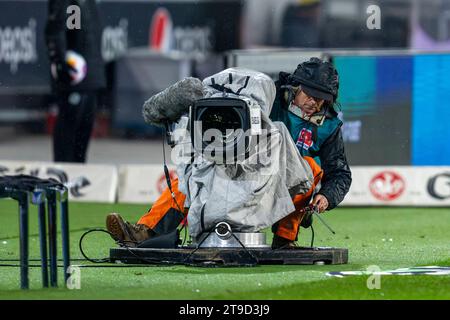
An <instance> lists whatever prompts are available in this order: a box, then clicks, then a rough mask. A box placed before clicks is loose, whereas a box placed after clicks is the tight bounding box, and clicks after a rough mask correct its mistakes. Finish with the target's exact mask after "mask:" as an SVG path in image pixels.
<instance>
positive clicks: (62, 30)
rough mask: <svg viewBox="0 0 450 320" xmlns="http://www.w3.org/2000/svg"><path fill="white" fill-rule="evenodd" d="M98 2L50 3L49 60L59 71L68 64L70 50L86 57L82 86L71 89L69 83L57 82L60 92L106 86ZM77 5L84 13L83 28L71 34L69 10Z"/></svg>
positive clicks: (64, 0) (52, 0)
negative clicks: (85, 72)
mask: <svg viewBox="0 0 450 320" xmlns="http://www.w3.org/2000/svg"><path fill="white" fill-rule="evenodd" d="M95 2H96V1H95V0H49V1H48V19H47V25H46V28H45V36H46V43H47V48H48V54H49V59H50V62H51V63H52V64H55V65H56V66H58V67H61V65H62V64H63V63H64V60H65V54H66V51H67V50H73V51H75V52H77V53H79V54H80V55H82V56H83V57H84V59H85V60H86V63H87V76H86V78H85V79H84V80H83V81H82V82H81V83H79V84H78V85H75V86H71V85H70V84H69V83H67V82H66V81H53V85H54V87H55V88H57V89H62V90H96V89H102V88H104V87H105V86H106V80H105V64H104V61H103V59H102V55H101V35H102V33H101V32H102V27H101V25H100V19H99V14H98V10H97V5H96V3H95ZM72 5H76V6H78V7H79V8H80V12H81V28H80V29H78V30H77V29H72V30H70V29H69V28H68V27H67V20H68V18H69V17H70V16H71V13H67V8H68V7H69V6H72Z"/></svg>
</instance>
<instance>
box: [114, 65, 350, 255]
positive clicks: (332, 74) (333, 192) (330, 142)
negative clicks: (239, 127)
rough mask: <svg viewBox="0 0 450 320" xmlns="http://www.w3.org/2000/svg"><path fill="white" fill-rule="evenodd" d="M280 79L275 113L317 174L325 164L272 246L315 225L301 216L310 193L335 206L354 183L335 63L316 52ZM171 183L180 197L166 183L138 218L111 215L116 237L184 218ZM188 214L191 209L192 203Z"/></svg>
mask: <svg viewBox="0 0 450 320" xmlns="http://www.w3.org/2000/svg"><path fill="white" fill-rule="evenodd" d="M275 85H276V88H277V96H276V98H275V102H274V105H273V108H272V112H271V115H270V118H271V119H272V120H273V121H282V122H283V123H284V124H285V125H286V127H287V128H288V129H289V132H290V134H291V136H292V138H293V139H294V141H295V142H296V146H297V148H298V150H299V152H300V154H301V155H302V156H303V157H305V159H306V160H307V161H308V163H309V164H310V166H311V168H312V170H313V172H315V180H316V179H318V180H320V178H321V177H322V172H321V171H320V168H319V170H317V167H318V166H317V164H316V162H317V163H320V164H321V165H322V170H323V173H324V175H323V178H322V180H321V184H322V187H321V189H320V190H319V192H318V193H317V194H316V195H314V196H313V192H314V190H313V189H311V190H310V191H309V192H308V193H307V194H304V195H297V196H295V197H294V199H293V202H294V205H295V207H296V211H294V212H293V213H291V214H290V215H288V216H287V217H285V218H283V219H281V220H280V221H279V222H278V223H276V224H275V225H274V226H273V227H272V231H273V232H274V239H273V242H272V248H273V249H280V248H290V247H293V246H295V241H296V239H297V234H298V230H299V227H300V225H302V226H304V227H308V226H309V225H310V223H311V221H310V219H308V220H309V221H306V220H305V221H303V223H302V220H303V218H304V216H305V211H304V210H303V209H304V208H305V207H307V206H308V205H309V203H310V201H311V197H312V198H313V199H312V203H311V204H312V205H313V206H315V207H316V208H317V210H318V211H319V212H324V211H325V210H331V209H333V208H335V207H336V206H337V205H338V204H339V203H340V202H341V201H342V200H343V199H344V196H345V195H346V194H347V192H348V190H349V187H350V184H351V172H350V168H349V166H348V164H347V160H346V157H345V152H344V143H343V139H342V135H341V130H340V127H341V125H342V121H340V120H339V119H338V118H337V113H336V111H335V110H334V108H333V106H334V104H335V102H336V99H337V93H338V87H339V81H338V75H337V71H336V70H335V69H334V67H333V66H332V65H331V63H328V62H323V61H321V60H320V59H317V58H312V59H311V60H310V61H308V62H305V63H302V64H300V65H299V66H298V67H297V69H296V70H295V71H294V73H293V74H288V73H283V72H281V73H280V77H279V80H278V81H277V82H276V83H275ZM312 158H314V160H315V161H314V160H313V159H312ZM172 189H173V191H174V195H175V199H176V203H175V201H173V199H172V196H171V193H170V191H169V189H168V188H167V189H166V190H165V191H164V192H163V194H162V195H161V197H160V198H159V199H158V200H157V201H156V202H155V203H154V204H153V206H152V208H151V210H149V212H148V213H147V214H145V215H144V216H143V217H141V219H140V220H139V221H138V223H137V224H131V223H129V222H126V221H124V220H123V219H122V217H121V216H120V215H119V214H117V213H112V214H110V215H108V217H107V219H106V225H107V229H108V230H109V231H110V232H111V233H112V234H113V238H114V239H115V240H121V241H124V240H125V241H128V242H130V243H132V242H141V241H143V240H146V239H147V238H149V237H152V236H154V235H156V234H161V233H163V232H167V230H168V229H170V228H173V226H174V225H175V226H177V225H178V224H179V223H180V222H181V220H182V219H183V215H182V214H181V213H180V212H179V209H177V204H179V205H180V206H181V208H183V203H184V201H185V198H186V197H185V195H183V194H182V193H181V192H179V191H178V180H175V181H173V182H172ZM181 208H180V209H181ZM183 214H187V208H184V213H183ZM167 226H170V228H168V227H167ZM162 231H163V232H162Z"/></svg>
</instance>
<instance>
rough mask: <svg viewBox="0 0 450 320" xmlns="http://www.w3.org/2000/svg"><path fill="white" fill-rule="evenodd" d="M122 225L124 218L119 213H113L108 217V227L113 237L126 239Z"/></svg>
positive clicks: (118, 239)
mask: <svg viewBox="0 0 450 320" xmlns="http://www.w3.org/2000/svg"><path fill="white" fill-rule="evenodd" d="M122 225H123V223H122V219H121V218H120V216H119V215H118V214H117V213H111V214H109V215H108V216H107V217H106V229H107V230H108V231H109V232H111V237H112V238H113V239H114V240H116V241H124V240H125V234H124V232H123V228H122Z"/></svg>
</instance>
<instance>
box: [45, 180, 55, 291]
mask: <svg viewBox="0 0 450 320" xmlns="http://www.w3.org/2000/svg"><path fill="white" fill-rule="evenodd" d="M46 195H47V207H48V237H49V250H50V254H49V255H50V286H52V287H57V286H58V258H57V246H56V231H57V230H56V229H57V224H56V195H55V191H53V190H50V189H49V190H47V194H46Z"/></svg>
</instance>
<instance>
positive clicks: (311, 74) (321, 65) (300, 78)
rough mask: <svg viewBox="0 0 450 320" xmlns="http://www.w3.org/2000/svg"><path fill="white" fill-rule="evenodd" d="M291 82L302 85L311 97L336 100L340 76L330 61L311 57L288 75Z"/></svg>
mask: <svg viewBox="0 0 450 320" xmlns="http://www.w3.org/2000/svg"><path fill="white" fill-rule="evenodd" d="M288 82H289V84H291V85H293V86H299V85H300V86H301V88H302V90H303V91H305V93H306V94H307V95H309V96H311V97H314V98H319V99H324V100H327V101H331V102H335V101H336V99H337V95H338V89H339V77H338V73H337V71H336V69H335V68H334V67H333V65H332V64H331V63H330V62H326V61H322V60H320V59H319V58H311V59H310V60H309V61H306V62H303V63H301V64H299V65H298V66H297V69H295V71H294V73H292V74H291V75H290V76H289V77H288Z"/></svg>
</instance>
